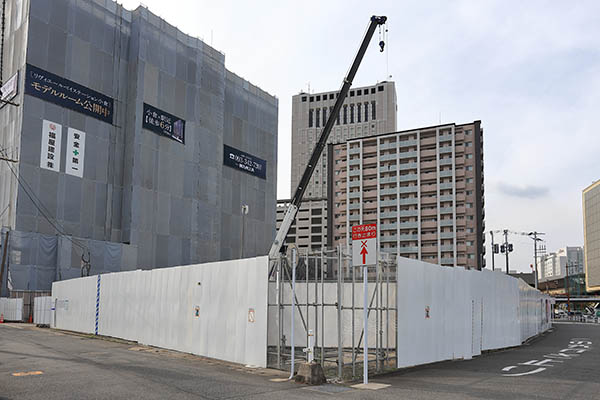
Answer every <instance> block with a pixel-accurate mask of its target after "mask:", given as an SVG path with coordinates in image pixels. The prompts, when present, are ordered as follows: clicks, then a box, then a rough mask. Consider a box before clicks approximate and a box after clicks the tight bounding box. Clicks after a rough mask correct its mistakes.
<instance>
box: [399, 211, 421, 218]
mask: <svg viewBox="0 0 600 400" xmlns="http://www.w3.org/2000/svg"><path fill="white" fill-rule="evenodd" d="M418 212H419V211H418V210H400V216H401V217H416V216H417V215H418Z"/></svg>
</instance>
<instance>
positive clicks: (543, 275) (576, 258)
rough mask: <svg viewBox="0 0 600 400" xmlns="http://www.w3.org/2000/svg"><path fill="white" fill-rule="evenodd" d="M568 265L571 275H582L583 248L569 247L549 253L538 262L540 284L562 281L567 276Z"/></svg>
mask: <svg viewBox="0 0 600 400" xmlns="http://www.w3.org/2000/svg"><path fill="white" fill-rule="evenodd" d="M567 265H568V266H569V274H570V275H582V274H583V273H584V268H583V247H579V246H567V247H563V248H561V249H558V250H557V251H556V252H553V253H549V254H547V255H545V256H543V257H540V259H539V260H538V274H539V282H546V281H552V280H556V279H562V278H565V277H566V276H567Z"/></svg>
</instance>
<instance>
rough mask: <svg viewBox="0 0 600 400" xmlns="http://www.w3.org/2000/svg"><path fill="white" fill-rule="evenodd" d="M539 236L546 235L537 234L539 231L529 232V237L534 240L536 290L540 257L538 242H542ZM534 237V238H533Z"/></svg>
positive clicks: (542, 233)
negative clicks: (538, 254)
mask: <svg viewBox="0 0 600 400" xmlns="http://www.w3.org/2000/svg"><path fill="white" fill-rule="evenodd" d="M538 235H545V233H544V232H537V231H533V232H529V233H528V234H527V236H529V237H530V238H532V239H533V262H534V265H535V272H534V273H535V288H536V289H537V288H538V256H537V242H538V240H542V239H540V238H538ZM532 236H533V237H532Z"/></svg>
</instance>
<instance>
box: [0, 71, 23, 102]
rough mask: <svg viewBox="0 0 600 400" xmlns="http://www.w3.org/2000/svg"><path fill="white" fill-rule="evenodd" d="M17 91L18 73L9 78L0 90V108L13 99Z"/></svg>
mask: <svg viewBox="0 0 600 400" xmlns="http://www.w3.org/2000/svg"><path fill="white" fill-rule="evenodd" d="M18 91H19V71H17V73H16V74H14V75H13V76H11V77H10V79H9V80H7V81H6V82H5V83H4V85H2V87H1V88H0V99H2V100H3V101H2V102H0V108H2V107H4V106H5V105H6V103H5V101H11V100H12V99H14V98H15V96H16V95H17V93H18Z"/></svg>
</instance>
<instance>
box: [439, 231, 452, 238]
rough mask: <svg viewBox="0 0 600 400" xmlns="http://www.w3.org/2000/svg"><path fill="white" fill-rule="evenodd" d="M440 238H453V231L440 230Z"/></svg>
mask: <svg viewBox="0 0 600 400" xmlns="http://www.w3.org/2000/svg"><path fill="white" fill-rule="evenodd" d="M440 239H454V232H440Z"/></svg>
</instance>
